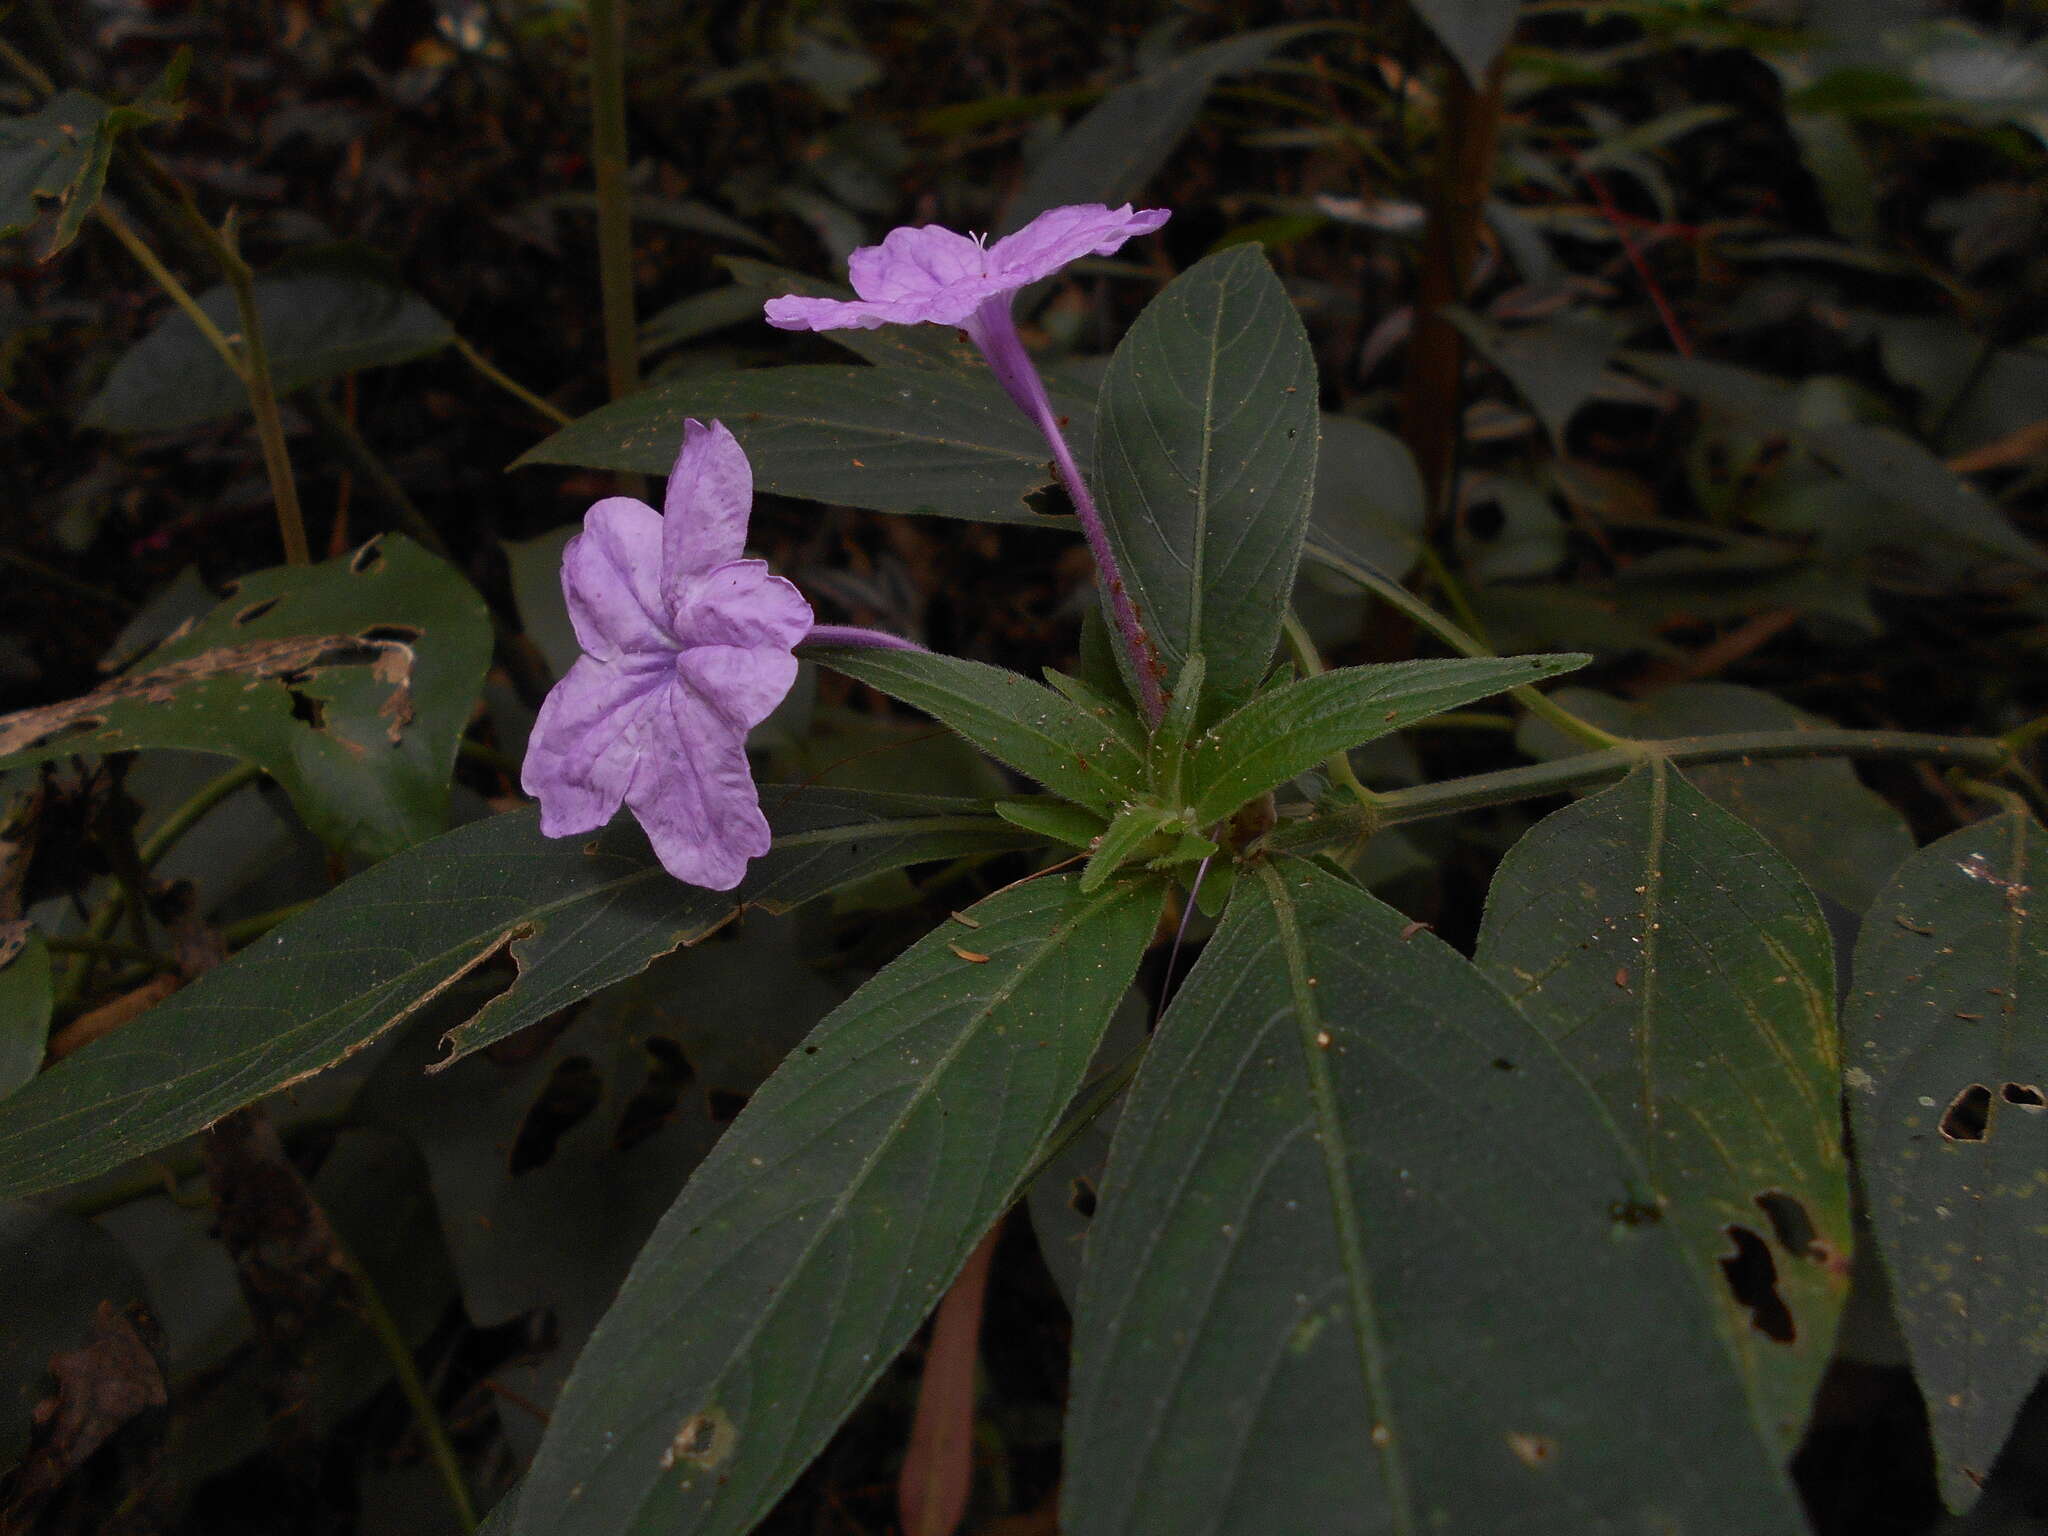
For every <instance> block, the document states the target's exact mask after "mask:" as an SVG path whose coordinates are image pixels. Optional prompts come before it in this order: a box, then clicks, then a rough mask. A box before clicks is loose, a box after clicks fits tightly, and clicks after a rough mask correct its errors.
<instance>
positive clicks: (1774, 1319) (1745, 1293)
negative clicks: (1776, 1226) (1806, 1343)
mask: <svg viewBox="0 0 2048 1536" xmlns="http://www.w3.org/2000/svg"><path fill="white" fill-rule="evenodd" d="M1721 1230H1722V1231H1723V1232H1724V1233H1726V1234H1727V1237H1728V1240H1729V1241H1730V1242H1731V1243H1733V1244H1734V1245H1735V1251H1734V1252H1733V1253H1731V1254H1725V1255H1723V1256H1722V1258H1721V1259H1720V1261H1719V1262H1720V1265H1721V1274H1722V1275H1723V1276H1724V1277H1725V1278H1726V1279H1727V1281H1728V1289H1729V1291H1730V1292H1731V1293H1732V1294H1733V1295H1734V1297H1735V1302H1736V1305H1737V1306H1740V1307H1743V1308H1745V1309H1746V1310H1747V1311H1748V1313H1749V1324H1750V1326H1751V1327H1752V1328H1754V1329H1756V1331H1757V1332H1758V1333H1760V1334H1762V1335H1763V1336H1764V1337H1765V1338H1767V1339H1771V1340H1773V1341H1775V1342H1777V1343H1779V1344H1790V1343H1791V1342H1792V1341H1793V1339H1795V1338H1796V1337H1798V1329H1796V1328H1794V1327H1793V1326H1792V1311H1791V1309H1790V1308H1789V1307H1787V1306H1786V1305H1785V1298H1784V1297H1782V1296H1780V1295H1779V1294H1778V1265H1777V1261H1776V1260H1774V1259H1773V1258H1772V1257H1771V1249H1770V1245H1769V1244H1768V1243H1766V1242H1765V1241H1764V1240H1763V1239H1762V1238H1761V1237H1758V1236H1757V1235H1756V1233H1754V1232H1752V1231H1750V1229H1749V1228H1748V1227H1723V1228H1722V1229H1721Z"/></svg>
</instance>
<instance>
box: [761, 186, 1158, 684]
mask: <svg viewBox="0 0 2048 1536" xmlns="http://www.w3.org/2000/svg"><path fill="white" fill-rule="evenodd" d="M1170 217H1171V214H1170V213H1169V212H1168V211H1167V210H1166V209H1164V208H1143V209H1139V210H1137V211H1136V212H1133V211H1132V209H1131V205H1130V204H1129V203H1125V204H1124V205H1123V206H1122V207H1121V208H1106V207H1104V206H1103V205H1102V204H1101V203H1077V204H1074V205H1072V206H1070V207H1066V208H1048V209H1047V210H1046V211H1045V212H1044V213H1041V214H1040V215H1039V216H1038V217H1037V218H1035V219H1033V220H1032V221H1031V222H1030V223H1029V224H1026V225H1025V226H1024V227H1023V228H1022V229H1020V230H1018V231H1017V232H1016V233H1015V234H1014V235H1005V236H1003V238H1002V239H1000V240H998V241H996V243H995V244H993V245H985V244H983V242H982V241H981V240H980V239H978V238H970V237H968V236H966V235H958V234H955V233H954V232H953V231H952V230H950V229H941V228H940V227H939V226H938V225H936V224H924V225H919V226H918V227H916V228H914V229H913V228H905V229H892V230H890V231H889V233H888V235H887V236H886V237H885V238H884V239H883V241H882V243H881V244H880V245H870V246H864V247H862V248H861V249H860V250H857V251H855V252H854V253H853V255H851V256H850V257H848V258H847V262H846V267H847V272H848V274H849V275H850V276H851V277H852V279H853V291H854V292H855V293H857V294H859V295H860V297H859V298H858V299H851V300H849V299H810V298H802V297H799V296H798V295H796V294H788V295H785V296H784V297H782V298H779V299H770V300H769V301H768V307H767V314H768V323H769V324H770V325H773V326H777V327H779V328H780V329H782V330H785V331H837V330H863V331H868V330H873V329H875V328H876V327H877V326H883V325H918V324H923V323H926V322H930V323H932V324H934V325H956V326H959V327H960V328H961V329H962V330H964V331H966V333H967V337H968V340H970V341H972V342H973V343H974V345H975V346H976V347H977V348H979V349H980V351H981V355H982V356H983V357H984V358H986V359H987V360H988V365H989V368H990V369H991V370H992V371H993V372H994V374H995V376H996V379H997V381H998V382H999V383H1000V384H1001V385H1002V386H1003V389H1004V390H1005V392H1007V393H1008V395H1009V397H1010V398H1011V399H1012V400H1014V401H1015V402H1016V403H1017V406H1018V408H1019V409H1020V410H1022V411H1023V412H1024V414H1025V415H1026V416H1028V417H1030V418H1031V421H1032V423H1033V424H1034V425H1036V426H1037V428H1038V430H1039V431H1040V432H1042V433H1043V434H1044V435H1045V441H1046V445H1047V446H1048V447H1049V448H1051V450H1052V460H1053V467H1054V469H1055V471H1056V472H1057V473H1058V475H1059V478H1060V482H1061V483H1062V484H1063V485H1065V486H1066V488H1067V494H1068V495H1069V496H1071V497H1072V498H1073V501H1074V513H1075V516H1076V517H1077V518H1078V519H1079V520H1080V523H1081V531H1082V533H1083V534H1085V535H1086V536H1087V539H1088V549H1089V552H1090V553H1091V554H1093V555H1094V556H1095V568H1096V570H1097V572H1098V573H1099V574H1100V575H1101V577H1102V582H1103V585H1104V586H1105V587H1106V588H1107V589H1108V597H1109V608H1110V613H1111V615H1112V616H1113V617H1114V618H1115V620H1116V626H1117V631H1118V633H1119V634H1120V635H1121V636H1122V637H1123V643H1124V652H1125V655H1126V657H1127V658H1128V659H1129V662H1130V667H1131V675H1132V676H1133V678H1135V680H1136V682H1137V685H1138V695H1139V698H1140V700H1141V702H1142V703H1143V705H1144V708H1145V716H1146V718H1147V719H1149V720H1151V721H1152V722H1153V723H1154V724H1157V723H1158V721H1159V718H1160V715H1161V713H1162V712H1163V710H1164V696H1163V695H1162V693H1161V691H1160V665H1159V657H1158V654H1157V652H1156V651H1155V650H1154V649H1153V646H1152V642H1151V641H1150V639H1148V638H1147V636H1146V634H1145V629H1144V626H1143V624H1141V623H1140V622H1139V619H1138V610H1137V608H1136V607H1135V606H1134V605H1133V604H1132V602H1131V598H1130V594H1129V593H1127V592H1126V591H1125V590H1124V584H1123V579H1122V578H1121V576H1119V575H1118V573H1117V567H1116V557H1115V555H1114V553H1113V552H1112V551H1111V549H1110V546H1109V535H1108V533H1107V531H1106V530H1105V529H1104V528H1103V525H1102V515H1101V514H1100V513H1099V512H1098V511H1096V509H1095V499H1094V497H1093V496H1091V495H1090V494H1089V491H1088V483H1087V481H1086V480H1085V479H1084V478H1083V477H1082V475H1081V470H1080V466H1079V465H1077V464H1076V463H1075V462H1074V455H1073V453H1072V451H1071V450H1069V449H1068V447H1067V442H1066V438H1065V436H1064V434H1062V433H1061V431H1060V425H1059V416H1058V414H1057V413H1056V412H1055V411H1054V410H1053V408H1052V402H1051V400H1050V399H1048V398H1047V396H1046V393H1045V382H1044V380H1042V379H1040V378H1039V376H1038V369H1037V368H1036V367H1035V366H1034V365H1033V363H1032V361H1031V354H1030V353H1029V352H1027V351H1025V350H1024V341H1023V338H1022V337H1020V336H1019V335H1018V334H1017V321H1016V318H1015V317H1014V316H1013V315H1012V314H1011V313H1010V300H1011V298H1012V297H1013V296H1014V295H1015V294H1016V292H1017V290H1018V289H1020V288H1024V287H1028V286H1029V285H1030V284H1032V283H1035V282H1037V281H1038V280H1039V279H1040V278H1042V277H1050V276H1052V274H1053V273H1055V272H1057V271H1059V269H1060V268H1061V267H1064V266H1065V265H1066V264H1067V263H1068V262H1070V261H1078V260H1079V259H1080V258H1081V257H1083V256H1088V255H1095V256H1107V255H1108V254H1109V253H1110V252H1112V251H1114V250H1116V249H1117V248H1118V247H1120V246H1121V245H1122V244H1123V243H1124V242H1125V241H1126V240H1128V239H1130V238H1131V237H1132V236H1133V235H1149V234H1150V233H1152V231H1153V230H1155V229H1157V228H1158V227H1159V226H1160V225H1162V224H1164V223H1165V222H1166V221H1167V219H1168V218H1170Z"/></svg>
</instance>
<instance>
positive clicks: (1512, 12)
mask: <svg viewBox="0 0 2048 1536" xmlns="http://www.w3.org/2000/svg"><path fill="white" fill-rule="evenodd" d="M1414 5H1415V14H1416V15H1418V16H1420V17H1421V18H1422V19H1423V20H1424V21H1426V22H1428V23H1429V30H1430V31H1432V32H1434V33H1435V34H1436V35H1437V40H1438V41H1439V42H1441V43H1442V44H1443V45H1444V47H1445V48H1447V49H1449V50H1450V54H1451V57H1452V58H1454V59H1456V60H1457V61H1458V67H1459V68H1460V69H1462V70H1464V71H1465V77H1466V78H1467V79H1469V80H1470V81H1471V82H1472V83H1473V84H1474V85H1475V86H1476V85H1479V84H1481V83H1482V81H1483V79H1484V77H1485V74H1486V72H1487V70H1489V69H1491V68H1492V67H1493V61H1494V60H1495V59H1497V58H1499V57H1500V53H1501V50H1502V49H1503V48H1505V47H1507V45H1508V39H1509V38H1510V37H1512V36H1514V32H1515V17H1516V16H1517V14H1518V13H1519V12H1520V11H1521V9H1522V0H1414Z"/></svg>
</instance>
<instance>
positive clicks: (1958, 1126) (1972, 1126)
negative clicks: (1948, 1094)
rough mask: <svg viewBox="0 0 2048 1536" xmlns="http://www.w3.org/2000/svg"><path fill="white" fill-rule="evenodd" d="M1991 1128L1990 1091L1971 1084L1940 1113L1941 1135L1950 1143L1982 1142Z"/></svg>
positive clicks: (1981, 1085)
mask: <svg viewBox="0 0 2048 1536" xmlns="http://www.w3.org/2000/svg"><path fill="white" fill-rule="evenodd" d="M1990 1127H1991V1090H1990V1089H1989V1088H1986V1087H1985V1086H1984V1085H1983V1084H1982V1083H1972V1084H1970V1086H1969V1087H1967V1088H1965V1089H1964V1090H1963V1091H1962V1092H1961V1093H1959V1094H1957V1095H1956V1096H1955V1097H1954V1098H1953V1099H1951V1100H1950V1101H1949V1106H1948V1108H1947V1109H1945V1110H1943V1111H1942V1112H1941V1134H1942V1135H1944V1136H1946V1137H1947V1138H1948V1139H1949V1140H1950V1141H1982V1140H1983V1139H1984V1137H1985V1134H1986V1133H1987V1132H1988V1131H1989V1129H1990Z"/></svg>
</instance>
